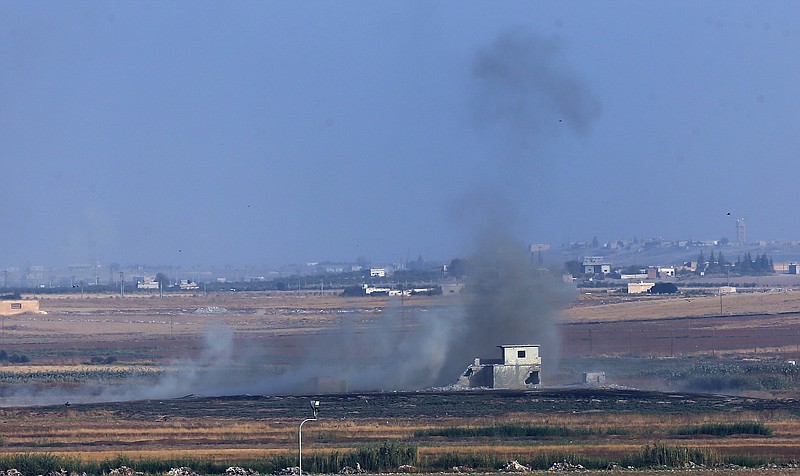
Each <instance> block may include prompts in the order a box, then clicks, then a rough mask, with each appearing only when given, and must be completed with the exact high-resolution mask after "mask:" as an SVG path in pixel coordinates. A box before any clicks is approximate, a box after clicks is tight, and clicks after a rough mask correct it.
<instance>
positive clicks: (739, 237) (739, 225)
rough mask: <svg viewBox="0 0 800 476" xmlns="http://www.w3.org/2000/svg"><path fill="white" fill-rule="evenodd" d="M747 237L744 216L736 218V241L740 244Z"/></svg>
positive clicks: (743, 242)
mask: <svg viewBox="0 0 800 476" xmlns="http://www.w3.org/2000/svg"><path fill="white" fill-rule="evenodd" d="M746 239H747V224H746V223H745V221H744V218H739V219H738V220H736V241H738V242H739V244H740V245H743V244H745V243H746V241H745V240H746Z"/></svg>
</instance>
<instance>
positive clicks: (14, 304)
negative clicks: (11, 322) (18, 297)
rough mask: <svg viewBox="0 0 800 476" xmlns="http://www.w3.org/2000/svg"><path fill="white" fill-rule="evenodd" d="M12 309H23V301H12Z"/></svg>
mask: <svg viewBox="0 0 800 476" xmlns="http://www.w3.org/2000/svg"><path fill="white" fill-rule="evenodd" d="M11 309H22V303H21V302H12V303H11Z"/></svg>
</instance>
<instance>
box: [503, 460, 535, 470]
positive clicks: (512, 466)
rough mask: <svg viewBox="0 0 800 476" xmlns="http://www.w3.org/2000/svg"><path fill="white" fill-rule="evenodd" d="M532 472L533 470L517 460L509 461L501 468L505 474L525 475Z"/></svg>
mask: <svg viewBox="0 0 800 476" xmlns="http://www.w3.org/2000/svg"><path fill="white" fill-rule="evenodd" d="M530 470H531V468H529V467H527V466H525V465H524V464H520V463H519V461H517V460H513V461H509V462H508V463H506V465H505V466H503V467H502V468H500V471H502V472H504V473H525V472H528V471H530Z"/></svg>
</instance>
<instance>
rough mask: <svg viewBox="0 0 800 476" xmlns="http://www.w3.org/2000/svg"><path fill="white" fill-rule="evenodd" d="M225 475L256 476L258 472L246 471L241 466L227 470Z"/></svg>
mask: <svg viewBox="0 0 800 476" xmlns="http://www.w3.org/2000/svg"><path fill="white" fill-rule="evenodd" d="M225 474H227V475H228V476H256V475H258V471H255V470H252V469H249V468H248V469H244V468H242V467H240V466H231V467H230V468H228V469H226V470H225Z"/></svg>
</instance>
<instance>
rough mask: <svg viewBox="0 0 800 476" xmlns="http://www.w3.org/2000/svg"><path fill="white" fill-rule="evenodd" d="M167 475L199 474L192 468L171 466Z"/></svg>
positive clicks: (188, 475)
mask: <svg viewBox="0 0 800 476" xmlns="http://www.w3.org/2000/svg"><path fill="white" fill-rule="evenodd" d="M167 474H168V475H169V476H200V475H199V474H197V473H196V472H195V471H194V470H192V468H187V467H186V466H181V467H180V468H172V469H170V470H169V472H168V473H167Z"/></svg>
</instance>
